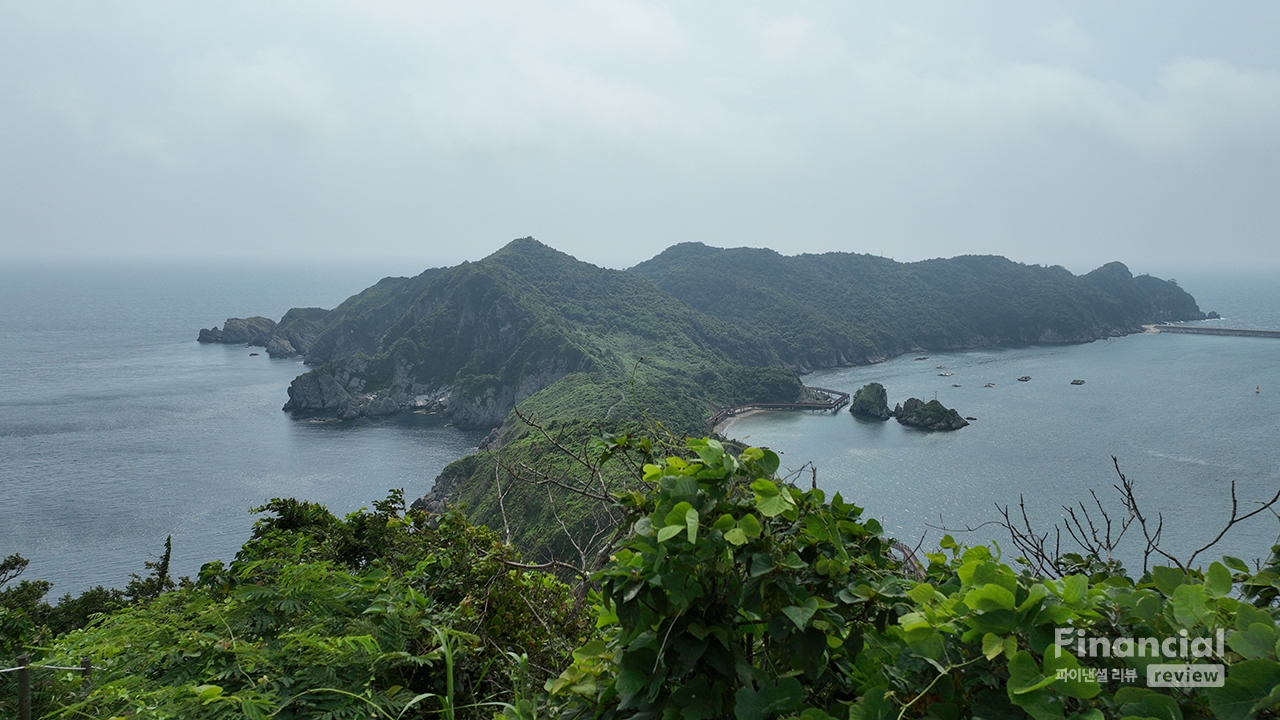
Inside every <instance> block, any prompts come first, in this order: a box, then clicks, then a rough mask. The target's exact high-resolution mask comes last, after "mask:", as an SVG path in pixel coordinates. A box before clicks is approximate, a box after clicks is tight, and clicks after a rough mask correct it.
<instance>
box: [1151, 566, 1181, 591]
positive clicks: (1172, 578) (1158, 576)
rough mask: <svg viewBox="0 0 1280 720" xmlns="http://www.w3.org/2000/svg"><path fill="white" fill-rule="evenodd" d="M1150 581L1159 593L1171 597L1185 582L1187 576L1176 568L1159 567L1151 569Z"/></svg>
mask: <svg viewBox="0 0 1280 720" xmlns="http://www.w3.org/2000/svg"><path fill="white" fill-rule="evenodd" d="M1151 579H1152V581H1153V582H1155V584H1156V587H1157V588H1160V592H1162V593H1164V594H1165V595H1170V596H1171V595H1173V591H1174V590H1176V589H1177V588H1178V586H1179V585H1181V584H1183V583H1184V582H1186V581H1187V574H1186V573H1184V572H1182V571H1181V570H1179V569H1178V568H1171V567H1164V566H1160V567H1153V568H1151Z"/></svg>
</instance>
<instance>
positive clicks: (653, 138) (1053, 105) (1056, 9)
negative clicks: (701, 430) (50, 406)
mask: <svg viewBox="0 0 1280 720" xmlns="http://www.w3.org/2000/svg"><path fill="white" fill-rule="evenodd" d="M1278 38H1280V4H1278V3H1275V2H1274V1H1273V0H1266V1H1264V2H1244V3H1198V4H1190V3H1170V2H1165V1H1162V2H1122V3H1118V2H1112V1H1108V2H1073V3H1069V4H1067V3H1061V4H1059V3H1054V4H1050V3H1033V2H1001V3H991V2H965V3H958V2H954V1H953V0H943V1H939V2H896V3H884V2H875V3H857V2H848V1H847V0H841V1H838V2H835V1H833V2H785V3H784V2H751V1H746V0H735V1H734V2H695V3H689V2H670V3H664V2H629V1H623V0H618V1H614V0H582V1H580V2H499V1H486V0H458V1H456V2H429V1H425V0H417V1H411V2H376V1H372V0H353V1H352V2H339V1H323V0H319V1H310V2H262V1H261V0H255V1H254V2H216V3H211V2H199V3H196V2H145V3H144V2H110V3H100V2H75V3H72V2H45V1H43V0H42V1H40V2H31V1H29V0H0V257H5V256H8V257H11V258H12V257H20V256H53V257H59V256H68V257H133V256H151V257H187V256H193V257H216V258H230V257H264V258H266V257H280V256H309V257H316V258H328V257H344V256H367V257H386V256H407V257H409V258H412V259H419V258H420V259H421V260H422V263H423V264H424V266H425V265H426V264H441V263H446V262H449V263H451V262H456V261H459V260H463V259H474V258H478V257H481V256H483V255H485V254H487V253H488V252H490V251H492V250H493V249H495V248H497V247H499V246H501V245H502V244H504V243H505V242H507V241H508V240H510V239H511V238H514V237H521V236H525V235H533V236H535V237H537V238H539V239H541V240H543V241H544V242H546V243H548V244H550V245H552V246H555V247H557V248H560V249H561V250H564V251H566V252H569V253H572V254H574V255H576V256H578V257H580V258H582V259H585V260H590V261H592V262H596V263H600V264H604V265H609V266H613V267H624V266H629V265H631V264H634V263H635V262H638V261H640V260H642V259H645V258H647V257H649V256H651V255H653V254H655V253H656V252H658V251H660V250H661V249H662V248H664V247H666V246H667V245H670V244H672V243H675V242H681V241H687V240H699V241H703V242H706V243H709V244H713V245H727V246H732V245H753V246H768V247H773V248H775V249H778V250H781V251H783V252H788V253H791V252H821V251H827V250H846V251H857V252H871V253H878V254H883V255H887V256H893V257H896V258H897V259H899V260H912V259H920V258H926V257H935V256H951V255H957V254H963V253H998V254H1002V255H1007V256H1009V257H1012V258H1014V259H1016V260H1021V261H1024V262H1033V263H1044V264H1064V265H1066V266H1068V267H1069V268H1071V269H1073V270H1076V271H1081V270H1087V269H1089V268H1091V267H1094V266H1096V265H1099V264H1101V263H1103V262H1106V261H1108V260H1112V259H1120V260H1123V261H1125V262H1128V263H1129V264H1130V265H1131V266H1133V267H1134V268H1135V269H1141V268H1145V267H1149V266H1154V267H1176V266H1184V265H1188V264H1191V263H1198V262H1203V263H1209V264H1226V265H1241V266H1244V265H1248V266H1255V267H1256V266H1260V265H1267V266H1273V267H1280V41H1278Z"/></svg>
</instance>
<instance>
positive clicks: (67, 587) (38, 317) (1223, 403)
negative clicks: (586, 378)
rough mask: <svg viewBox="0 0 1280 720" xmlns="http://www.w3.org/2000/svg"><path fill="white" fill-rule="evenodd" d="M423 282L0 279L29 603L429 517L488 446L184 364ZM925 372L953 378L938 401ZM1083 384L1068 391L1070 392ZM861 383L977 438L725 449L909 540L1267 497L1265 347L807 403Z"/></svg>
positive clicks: (1157, 344)
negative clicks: (771, 457)
mask: <svg viewBox="0 0 1280 720" xmlns="http://www.w3.org/2000/svg"><path fill="white" fill-rule="evenodd" d="M421 270H422V267H421V266H420V264H419V263H405V262H396V261H386V262H383V263H380V264H374V263H371V264H366V265H350V264H344V265H324V264H298V263H293V264H289V265H284V264H280V265H255V266H249V265H229V264H213V265H201V266H197V265H193V264H187V265H136V264H135V265H124V264H119V265H100V266H93V267H89V266H65V265H63V266H53V265H35V264H26V265H18V266H14V265H9V266H6V267H4V268H0V368H3V372H0V497H2V498H3V502H0V556H3V555H8V554H10V553H20V554H22V555H23V556H25V557H27V558H29V559H30V560H31V561H32V562H31V567H30V568H29V569H28V571H27V574H26V577H32V578H35V577H41V578H45V579H48V580H52V581H54V582H55V583H56V587H55V589H54V592H55V593H56V594H60V593H63V592H75V591H79V590H82V589H84V588H86V587H90V586H93V585H97V584H105V585H109V586H122V585H123V584H124V583H125V582H127V580H128V575H129V573H131V572H137V573H142V572H143V565H142V564H143V562H144V561H146V560H149V559H153V558H155V557H156V555H157V554H158V553H159V552H160V550H161V548H162V546H163V543H164V538H165V536H166V535H172V536H173V548H174V567H173V569H174V572H175V573H177V574H193V573H195V572H196V571H197V570H198V569H199V567H200V565H201V564H202V563H204V562H206V561H208V560H212V559H215V558H224V559H225V558H230V557H231V556H232V555H234V553H235V551H236V549H237V548H238V547H239V546H240V544H241V543H242V542H243V541H244V540H245V538H246V537H247V535H248V531H249V527H250V525H251V524H252V522H253V516H252V515H251V514H250V513H249V508H251V507H252V506H254V505H257V504H260V503H262V502H264V501H266V500H268V499H270V498H272V497H290V496H292V497H300V498H306V499H309V500H315V501H318V502H322V503H325V504H326V505H328V506H329V507H330V508H331V509H333V510H334V511H335V512H338V513H345V512H349V511H352V510H355V509H356V508H358V507H360V506H362V505H368V504H370V503H371V502H372V501H374V500H376V499H378V498H381V497H383V496H384V495H385V493H386V491H387V490H388V489H389V488H405V491H406V495H407V496H409V497H416V496H417V495H419V494H421V493H423V492H425V491H426V490H427V489H429V486H430V484H431V481H432V479H433V478H434V477H435V476H436V474H437V473H438V472H439V471H440V470H441V469H442V468H443V467H444V465H445V464H447V463H448V462H449V461H451V460H453V459H455V458H458V457H461V456H463V455H465V454H467V453H469V452H471V451H472V450H473V448H474V447H475V445H476V443H477V442H478V441H479V440H480V437H481V435H482V433H474V432H463V431H459V430H457V429H455V428H452V427H449V426H446V425H443V424H441V423H439V422H438V421H433V420H432V419H430V418H423V417H416V416H408V417H399V418H389V419H384V420H378V421H367V420H362V421H357V422H350V423H340V422H333V421H331V422H318V421H299V420H294V419H292V418H290V417H289V416H288V415H287V414H285V413H283V412H281V411H280V406H281V405H282V404H283V403H284V401H285V399H286V395H285V389H286V388H287V387H288V384H289V381H290V380H292V379H293V377H294V376H296V375H297V374H298V373H300V372H303V371H305V369H306V368H305V367H304V366H303V365H301V364H300V363H299V362H297V361H296V360H271V359H269V358H267V356H266V355H265V353H262V354H260V355H257V356H251V355H250V353H251V352H261V350H260V349H258V348H243V347H232V346H221V345H200V344H198V343H196V342H195V336H196V332H197V330H198V329H199V328H201V327H209V326H210V325H213V324H221V322H222V320H223V319H224V318H226V317H227V316H246V315H255V314H261V315H267V316H269V317H272V318H277V319H278V318H279V317H280V316H281V315H282V314H283V313H284V311H285V310H287V309H288V308H289V307H292V306H321V307H333V306H334V305H336V304H337V303H338V302H341V301H342V300H343V299H344V298H346V297H347V296H349V295H351V294H352V293H355V292H358V291H359V290H361V289H363V288H365V287H367V286H368V285H370V284H372V283H373V282H375V281H376V280H377V279H378V278H380V277H382V276H385V275H392V274H396V275H404V274H414V273H417V272H419V271H421ZM1178 277H1179V280H1180V281H1181V283H1182V285H1183V287H1185V288H1187V289H1188V290H1189V291H1190V292H1192V293H1193V294H1194V295H1196V297H1197V298H1198V299H1199V300H1200V301H1201V307H1202V308H1204V309H1206V310H1209V309H1216V310H1218V311H1219V312H1221V313H1222V314H1223V315H1224V317H1225V318H1226V319H1225V320H1224V321H1222V323H1224V324H1230V325H1240V326H1247V327H1267V328H1280V282H1277V278H1275V277H1262V276H1238V277H1228V276H1205V277H1199V276H1196V275H1194V274H1187V273H1182V274H1180V275H1179V276H1178ZM943 364H944V365H947V366H948V368H949V369H950V370H951V371H952V372H954V373H955V374H954V375H953V376H952V377H951V378H941V377H938V376H937V372H940V371H938V370H936V369H934V365H943ZM1019 375H1031V376H1033V380H1032V382H1030V383H1018V382H1016V381H1014V378H1016V377H1018V376H1019ZM1077 377H1078V378H1081V379H1084V380H1086V381H1087V383H1086V384H1085V385H1084V386H1080V387H1073V386H1070V385H1069V384H1068V382H1069V380H1071V379H1072V378H1077ZM871 380H878V381H880V382H883V383H885V385H886V386H887V387H888V388H889V392H890V396H891V399H892V400H893V401H901V400H903V399H906V397H908V396H909V395H915V396H917V397H922V398H931V397H933V394H934V393H935V392H936V393H937V396H938V399H939V400H942V401H943V402H945V403H946V404H948V405H951V406H954V407H957V408H958V409H959V410H960V411H961V412H962V413H963V414H966V415H973V416H977V417H978V418H979V420H978V421H977V422H975V423H974V424H973V425H972V426H971V427H969V428H965V429H964V430H961V431H960V432H957V433H951V434H927V433H920V432H909V431H907V430H905V429H904V428H901V427H900V426H898V425H897V424H896V423H893V422H890V423H887V424H880V423H865V422H860V421H857V420H855V419H854V418H852V417H851V416H850V415H849V414H848V413H841V414H839V415H835V416H832V415H808V414H787V413H773V414H765V415H758V416H754V417H750V418H744V419H741V420H739V421H737V422H736V423H735V425H734V426H733V427H732V429H731V434H733V435H737V436H739V437H746V438H749V439H750V440H752V441H754V442H756V443H760V444H767V445H770V446H772V447H775V448H777V449H779V450H782V451H783V452H784V453H785V456H784V457H785V459H786V462H787V463H788V464H789V465H790V466H792V467H798V466H800V465H801V464H803V463H804V462H805V461H810V460H812V461H813V462H814V463H815V464H816V465H817V467H818V468H819V474H818V480H819V483H820V484H821V485H822V486H823V487H825V488H827V489H829V490H833V491H834V490H840V491H841V492H843V493H844V494H845V495H846V497H849V498H852V499H854V500H856V501H857V502H859V503H861V504H863V505H864V506H865V507H866V508H867V509H868V511H869V512H870V513H871V514H873V515H876V516H878V517H881V518H883V519H884V521H885V524H886V526H887V527H888V528H889V529H890V530H891V531H892V532H894V533H896V534H898V535H900V536H902V537H904V538H912V537H917V536H918V535H919V533H921V532H923V531H924V530H926V529H927V528H926V525H927V524H930V523H932V524H937V518H938V516H939V515H940V514H941V515H942V516H943V520H944V522H945V523H946V524H948V525H963V524H977V523H980V522H983V521H985V520H989V519H991V518H992V517H993V503H996V502H1001V503H1003V502H1016V501H1017V497H1018V495H1019V494H1020V493H1022V494H1025V495H1026V496H1027V499H1028V504H1029V505H1030V506H1031V507H1032V509H1033V513H1035V515H1036V517H1037V518H1047V519H1055V518H1056V517H1057V516H1058V513H1057V511H1056V509H1057V508H1058V506H1060V505H1061V504H1063V503H1068V502H1072V501H1074V500H1077V499H1084V498H1085V497H1086V493H1087V491H1088V489H1090V488H1097V489H1099V490H1100V491H1102V492H1103V493H1104V494H1103V497H1104V499H1107V496H1106V495H1105V491H1106V490H1107V489H1109V487H1110V484H1111V482H1112V476H1111V473H1112V471H1111V469H1110V463H1111V460H1110V456H1111V455H1112V454H1114V455H1116V456H1118V457H1119V458H1120V461H1121V463H1122V467H1123V468H1124V469H1125V471H1126V472H1128V473H1129V474H1130V475H1131V476H1133V477H1135V478H1136V479H1137V481H1138V488H1139V492H1140V493H1141V494H1142V496H1143V498H1144V499H1145V500H1147V501H1148V507H1149V508H1150V509H1151V510H1152V511H1153V512H1155V511H1162V512H1164V513H1165V517H1166V527H1167V532H1168V533H1169V535H1170V536H1171V537H1172V538H1175V539H1176V540H1177V542H1179V543H1182V542H1183V541H1184V540H1186V539H1189V538H1195V537H1202V536H1203V535H1204V533H1205V532H1207V530H1206V529H1207V528H1209V527H1212V526H1214V525H1215V524H1216V523H1218V522H1220V521H1221V520H1222V519H1223V517H1224V516H1225V513H1226V512H1227V511H1228V507H1227V496H1226V488H1227V487H1228V486H1229V484H1230V482H1231V480H1236V481H1237V483H1238V484H1239V486H1240V496H1241V498H1256V497H1260V496H1262V495H1269V494H1270V493H1271V492H1274V491H1275V488H1276V487H1277V483H1280V449H1278V448H1280V444H1277V443H1276V440H1275V438H1276V437H1277V431H1278V430H1280V340H1255V339H1248V338H1213V337H1191V336H1174V335H1162V336H1135V337H1129V338H1123V339H1118V340H1110V341H1103V342H1098V343H1093V344H1091V345H1083V346H1075V347H1064V348H1025V349H1010V350H999V351H981V352H969V353H955V354H932V355H931V358H930V361H928V362H914V361H912V360H911V359H910V358H899V359H897V360H893V361H890V362H888V363H884V364H883V365H878V366H874V367H866V368H854V369H850V370H842V371H834V372H827V373H819V374H815V375H813V376H810V377H809V378H807V381H808V382H810V383H812V384H817V385H822V386H828V387H842V388H847V389H850V390H852V389H856V387H858V386H860V385H861V384H863V383H864V382H869V381H871ZM984 382H995V383H996V387H995V388H993V389H984V388H983V387H982V384H983V383H984ZM952 383H956V384H960V385H961V387H960V388H952V387H951V384H952ZM1255 386H1261V388H1262V390H1263V392H1262V393H1260V394H1255V393H1254V392H1253V389H1254V387H1255ZM931 533H932V534H931V537H936V535H937V533H936V532H935V531H931ZM1275 535H1276V522H1275V520H1274V519H1272V518H1270V517H1269V516H1268V518H1265V519H1264V518H1259V519H1257V520H1255V521H1254V522H1252V523H1250V524H1249V526H1248V527H1246V528H1244V531H1243V532H1238V533H1236V534H1235V535H1233V536H1232V538H1231V541H1232V545H1230V546H1229V547H1230V549H1231V550H1232V551H1233V552H1234V553H1235V554H1238V555H1242V556H1248V557H1253V556H1255V555H1258V554H1261V553H1263V552H1265V551H1266V549H1267V548H1268V547H1269V546H1270V544H1271V542H1272V541H1273V540H1274V539H1275Z"/></svg>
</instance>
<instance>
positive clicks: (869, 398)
mask: <svg viewBox="0 0 1280 720" xmlns="http://www.w3.org/2000/svg"><path fill="white" fill-rule="evenodd" d="M849 412H851V413H853V414H854V415H860V416H862V417H868V418H875V419H876V420H888V419H889V418H890V417H892V416H893V412H892V411H891V410H889V394H888V393H887V392H885V389H884V386H883V385H881V384H880V383H877V382H873V383H867V384H866V385H863V386H862V387H861V388H860V389H859V390H858V392H856V393H854V395H853V402H852V403H851V404H850V405H849Z"/></svg>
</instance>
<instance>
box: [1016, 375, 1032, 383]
mask: <svg viewBox="0 0 1280 720" xmlns="http://www.w3.org/2000/svg"><path fill="white" fill-rule="evenodd" d="M1030 380H1031V376H1030V375H1023V376H1022V377H1020V378H1018V382H1029V381H1030Z"/></svg>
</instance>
